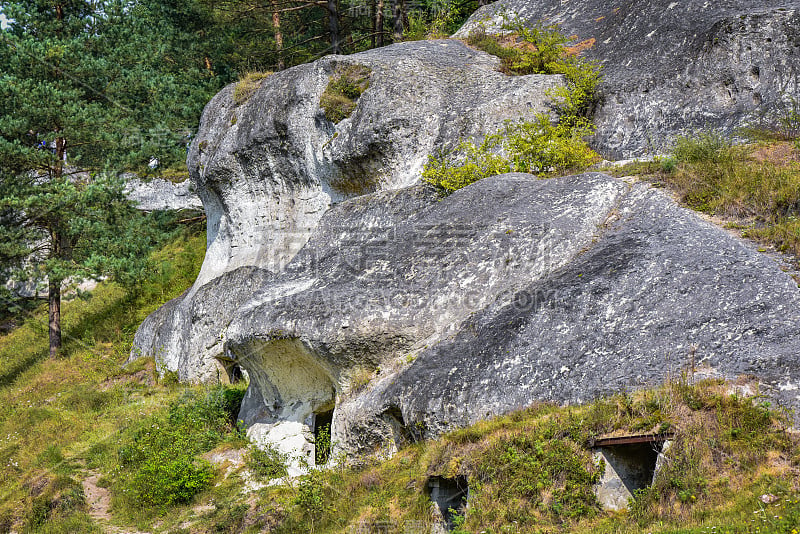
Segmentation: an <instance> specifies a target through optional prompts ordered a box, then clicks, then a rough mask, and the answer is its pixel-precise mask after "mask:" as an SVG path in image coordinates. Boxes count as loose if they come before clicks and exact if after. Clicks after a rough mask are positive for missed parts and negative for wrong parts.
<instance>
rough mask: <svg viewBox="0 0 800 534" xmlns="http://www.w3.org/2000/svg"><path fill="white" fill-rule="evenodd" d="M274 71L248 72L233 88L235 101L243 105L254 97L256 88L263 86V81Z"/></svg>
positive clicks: (238, 104)
mask: <svg viewBox="0 0 800 534" xmlns="http://www.w3.org/2000/svg"><path fill="white" fill-rule="evenodd" d="M271 74H272V72H258V71H250V72H246V73H245V74H244V75H243V76H242V77H241V78H239V81H238V82H236V85H235V86H234V88H233V102H234V103H235V104H236V105H237V106H241V105H242V104H244V103H245V102H247V101H248V100H250V97H252V96H253V95H254V94H255V92H256V90H257V89H258V88H259V87H261V83H262V82H263V81H264V79H265V78H267V77H268V76H270V75H271Z"/></svg>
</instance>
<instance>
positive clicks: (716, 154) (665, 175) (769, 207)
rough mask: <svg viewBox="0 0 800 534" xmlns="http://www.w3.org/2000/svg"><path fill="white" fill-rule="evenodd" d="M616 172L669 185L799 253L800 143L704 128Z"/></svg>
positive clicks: (694, 203) (684, 199)
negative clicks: (739, 139) (745, 140)
mask: <svg viewBox="0 0 800 534" xmlns="http://www.w3.org/2000/svg"><path fill="white" fill-rule="evenodd" d="M615 174H619V175H622V174H639V175H642V176H644V177H645V178H646V179H648V180H650V181H652V182H654V183H656V184H661V185H666V186H667V187H669V189H671V190H672V191H674V192H675V194H676V195H677V197H678V200H679V201H680V202H681V203H683V204H685V205H686V206H688V207H690V208H692V209H694V210H697V211H700V212H703V213H706V214H708V215H713V216H715V217H718V218H719V219H722V220H723V221H724V222H725V223H726V224H727V225H728V226H729V227H730V228H735V229H737V230H739V231H740V232H741V233H742V235H743V236H745V237H749V238H752V239H755V240H757V241H759V242H762V243H765V244H771V245H773V246H774V247H775V248H776V249H778V250H780V251H783V252H790V253H793V254H795V255H798V256H800V148H798V147H796V146H795V145H794V143H793V142H791V141H760V142H757V143H751V144H745V145H734V144H733V143H732V142H731V141H730V140H729V139H728V138H726V137H725V136H723V135H721V134H719V133H718V132H700V133H696V134H691V135H687V136H683V137H679V138H678V139H676V141H675V147H674V150H673V153H672V155H671V156H670V157H668V158H666V159H663V160H661V161H659V162H654V163H640V164H636V165H633V166H626V167H623V168H621V169H619V170H617V171H615Z"/></svg>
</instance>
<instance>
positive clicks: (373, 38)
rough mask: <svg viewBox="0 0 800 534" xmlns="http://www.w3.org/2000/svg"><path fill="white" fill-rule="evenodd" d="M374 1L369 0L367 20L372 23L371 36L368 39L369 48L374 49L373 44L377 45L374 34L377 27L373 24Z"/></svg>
mask: <svg viewBox="0 0 800 534" xmlns="http://www.w3.org/2000/svg"><path fill="white" fill-rule="evenodd" d="M375 15H376V12H375V0H369V18H370V21H371V22H372V32H371V33H372V35H371V36H370V38H369V44H370V48H375V43H377V37H378V36H377V35H376V32H377V30H378V25H377V24H376V22H375Z"/></svg>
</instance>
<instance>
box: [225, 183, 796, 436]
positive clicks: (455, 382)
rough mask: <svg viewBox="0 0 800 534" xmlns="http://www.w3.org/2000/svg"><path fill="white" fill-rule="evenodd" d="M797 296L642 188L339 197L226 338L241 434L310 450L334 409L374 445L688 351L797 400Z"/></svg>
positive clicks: (778, 277) (557, 394) (786, 283)
mask: <svg viewBox="0 0 800 534" xmlns="http://www.w3.org/2000/svg"><path fill="white" fill-rule="evenodd" d="M798 305H800V290H798V287H797V284H796V282H794V280H792V279H791V277H789V276H788V275H786V274H785V273H783V272H781V271H780V269H779V268H778V267H777V265H775V264H774V262H773V261H772V260H770V259H768V258H766V257H764V256H762V255H761V254H759V253H757V252H756V251H755V250H753V249H752V248H751V247H750V246H748V245H746V244H743V243H742V242H740V241H739V240H737V239H736V238H734V237H731V236H730V235H728V234H727V233H725V232H724V231H723V230H721V229H719V228H717V227H715V226H713V225H711V224H709V223H706V222H704V221H702V220H700V219H699V218H698V217H697V216H696V215H694V214H693V213H691V212H689V211H687V210H684V209H682V208H679V207H677V206H676V205H675V204H674V202H673V201H672V200H671V199H669V198H667V197H666V196H665V195H664V194H663V193H661V192H659V191H657V190H654V189H652V188H650V187H649V186H647V185H643V184H639V185H633V186H631V185H629V184H627V183H625V182H623V181H620V180H616V179H613V178H610V177H608V176H605V175H602V174H584V175H579V176H572V177H566V178H558V179H552V180H545V181H539V180H536V179H534V178H533V177H532V176H528V175H504V176H500V177H494V178H489V179H486V180H483V181H481V182H478V183H476V184H473V185H471V186H469V187H467V188H465V189H463V190H461V191H458V192H457V193H455V194H453V195H452V196H450V197H448V198H447V199H445V200H443V201H441V202H439V201H436V199H434V198H432V196H431V194H430V192H428V193H426V192H425V190H424V189H422V188H420V187H419V186H417V187H412V188H409V189H404V190H401V191H397V192H386V193H376V194H371V195H366V196H363V197H360V198H358V199H354V200H351V201H347V202H343V203H341V204H339V205H337V206H335V207H334V208H332V209H331V210H330V211H329V212H328V213H327V214H326V215H325V216H324V217H323V219H322V222H321V224H320V226H319V228H318V230H317V232H315V234H314V236H313V237H312V238H311V240H310V241H309V242H308V244H307V245H306V247H304V248H303V250H302V251H301V252H300V253H299V254H298V255H297V256H296V257H295V258H294V259H293V260H292V261H291V262H290V263H289V265H288V266H287V268H286V269H285V270H284V271H283V272H282V273H281V274H280V275H278V276H277V277H276V278H275V280H274V281H273V282H272V283H269V284H267V286H266V287H265V288H264V289H263V290H262V291H260V292H258V293H256V294H255V295H254V296H253V298H252V299H251V300H250V301H249V302H248V303H247V304H245V305H244V306H242V307H241V308H240V309H239V310H238V311H237V312H236V314H235V318H234V320H233V322H232V323H231V325H230V326H229V328H228V329H227V332H226V334H225V338H226V341H225V342H226V346H227V347H228V349H229V354H228V355H229V357H230V358H231V359H232V360H235V361H236V362H237V363H238V364H239V365H241V366H242V367H243V368H244V369H246V370H247V372H248V374H249V376H250V380H251V382H250V388H249V390H248V393H247V398H246V401H245V403H244V405H243V408H242V412H241V414H240V417H241V418H242V419H244V420H245V421H246V422H247V423H248V425H250V427H251V430H250V432H251V435H252V436H254V437H256V438H259V439H263V440H266V441H275V440H277V439H280V440H286V439H288V437H291V439H292V440H294V444H295V446H296V447H297V450H300V449H303V450H306V451H308V450H310V448H311V445H310V443H309V441H310V438H309V434H310V432H311V431H312V429H313V426H314V417H315V414H319V413H324V412H327V411H329V410H332V409H333V410H334V418H333V439H334V441H335V442H336V443H338V445H339V447H341V448H343V449H345V450H347V451H349V452H354V451H357V452H371V451H373V450H375V449H376V448H379V447H385V446H387V445H389V446H393V445H398V444H401V443H402V442H403V441H404V440H410V439H415V438H419V437H422V436H431V435H436V434H438V433H439V432H441V431H443V430H445V429H448V428H451V427H453V426H458V425H465V424H468V423H472V422H475V421H476V420H478V419H481V418H484V417H487V416H490V415H494V414H498V413H503V412H507V411H509V410H512V409H514V408H517V407H522V406H525V405H528V404H530V403H531V402H534V401H537V400H547V401H555V402H580V401H585V400H588V399H591V398H593V397H595V396H597V395H600V394H603V393H609V392H613V391H618V390H620V389H627V388H636V387H640V386H644V385H652V384H657V383H660V382H663V381H664V380H665V379H666V378H667V377H668V376H675V375H676V374H678V373H679V372H680V371H681V370H684V369H687V368H688V367H689V366H690V365H691V358H692V356H690V354H692V353H693V354H694V356H693V358H694V364H695V366H696V367H697V368H698V369H699V370H700V371H701V372H702V373H704V375H709V376H720V377H726V378H737V377H739V376H742V375H745V376H747V375H752V376H755V377H757V379H758V380H760V381H761V382H762V383H763V384H764V388H765V390H769V391H770V392H771V393H772V394H773V395H775V396H776V397H778V398H779V399H780V400H781V401H782V402H783V403H784V404H786V405H788V406H795V407H797V406H800V394H799V393H800V389H798V388H800V366H798V365H797V354H798V349H800V341H798V339H800V337H799V336H800V320H799V319H798V317H797V315H796V313H795V310H796V309H797V306H798ZM368 373H373V375H372V380H371V381H370V383H369V385H367V386H366V388H365V389H363V390H362V389H360V388H364V387H365V385H364V382H365V381H366V380H365V376H370V375H369V374H368ZM292 429H293V430H292ZM276 436H278V437H276ZM298 443H299V444H300V445H299V446H298V445H297V444H298Z"/></svg>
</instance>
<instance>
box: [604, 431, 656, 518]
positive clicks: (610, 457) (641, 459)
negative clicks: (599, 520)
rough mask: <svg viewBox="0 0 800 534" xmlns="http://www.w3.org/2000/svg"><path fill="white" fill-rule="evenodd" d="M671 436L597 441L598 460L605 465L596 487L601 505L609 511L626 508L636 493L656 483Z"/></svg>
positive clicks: (629, 437) (642, 436)
mask: <svg viewBox="0 0 800 534" xmlns="http://www.w3.org/2000/svg"><path fill="white" fill-rule="evenodd" d="M671 437H672V436H671V435H669V434H640V435H635V436H616V437H609V438H600V439H597V440H595V441H594V443H593V445H592V451H593V453H594V457H595V461H597V462H598V463H599V462H601V461H602V462H604V463H605V470H604V472H603V478H602V479H601V480H600V482H599V483H598V484H597V486H595V494H596V495H597V499H598V500H599V501H600V505H601V506H602V507H603V508H605V509H607V510H624V509H626V508H627V507H628V501H629V500H630V499H631V498H632V497H633V496H634V495H635V492H636V490H639V489H643V488H646V487H648V486H649V485H650V484H652V483H653V479H654V478H655V475H656V473H657V472H658V468H659V466H660V463H661V462H660V459H661V458H663V454H664V452H665V451H666V448H667V444H668V443H669V440H670V439H671Z"/></svg>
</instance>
